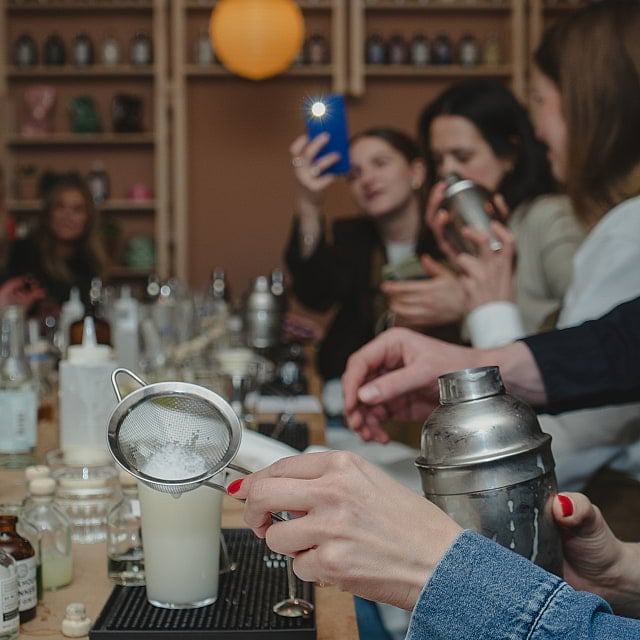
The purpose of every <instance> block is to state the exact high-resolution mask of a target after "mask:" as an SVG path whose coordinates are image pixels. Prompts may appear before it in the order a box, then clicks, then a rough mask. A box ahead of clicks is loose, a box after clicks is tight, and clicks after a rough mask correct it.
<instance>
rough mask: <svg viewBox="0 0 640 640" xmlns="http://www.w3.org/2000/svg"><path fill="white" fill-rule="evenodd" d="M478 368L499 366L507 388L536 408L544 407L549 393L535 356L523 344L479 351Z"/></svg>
mask: <svg viewBox="0 0 640 640" xmlns="http://www.w3.org/2000/svg"><path fill="white" fill-rule="evenodd" d="M478 360H479V362H478V364H477V366H491V365H497V366H498V367H500V375H501V376H502V380H503V381H504V384H505V387H506V388H507V390H508V391H509V393H512V394H514V395H516V396H518V397H519V398H522V400H524V401H525V402H528V403H529V404H531V405H532V406H534V407H543V406H544V405H545V404H546V402H547V392H546V389H545V384H544V380H543V379H542V375H541V373H540V369H539V368H538V365H537V363H536V360H535V358H534V357H533V354H532V353H531V351H530V350H529V348H528V347H527V345H526V344H524V343H523V342H514V343H513V344H509V345H506V346H504V347H498V348H496V349H486V350H481V351H478Z"/></svg>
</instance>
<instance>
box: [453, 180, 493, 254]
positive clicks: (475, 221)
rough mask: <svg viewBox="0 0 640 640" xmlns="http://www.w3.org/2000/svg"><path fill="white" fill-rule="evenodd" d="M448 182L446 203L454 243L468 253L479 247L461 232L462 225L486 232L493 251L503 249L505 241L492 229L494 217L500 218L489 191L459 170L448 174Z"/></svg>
mask: <svg viewBox="0 0 640 640" xmlns="http://www.w3.org/2000/svg"><path fill="white" fill-rule="evenodd" d="M444 181H445V182H446V184H447V188H446V189H445V192H444V199H443V201H442V206H443V207H444V208H445V209H447V210H448V211H449V213H450V214H451V224H450V226H449V228H448V229H447V236H448V239H449V240H450V241H451V242H452V243H453V244H454V246H455V247H456V248H457V249H458V250H460V251H466V252H468V253H473V252H474V251H475V247H474V246H470V245H469V243H468V242H467V241H466V240H465V239H464V237H463V236H462V235H461V233H460V230H461V228H462V227H464V226H468V227H472V228H473V229H477V230H478V231H483V232H484V233H486V234H487V235H488V236H489V238H490V246H491V249H492V250H494V251H497V250H498V249H500V248H502V243H501V242H500V240H498V238H496V236H495V234H494V233H493V231H492V230H491V220H492V219H494V218H496V210H495V206H494V204H493V201H492V199H491V196H490V194H489V192H488V191H486V190H485V189H483V188H482V187H480V186H479V185H477V184H475V183H474V182H472V181H471V180H463V179H462V178H460V176H458V175H457V174H455V173H450V174H448V175H447V176H445V178H444Z"/></svg>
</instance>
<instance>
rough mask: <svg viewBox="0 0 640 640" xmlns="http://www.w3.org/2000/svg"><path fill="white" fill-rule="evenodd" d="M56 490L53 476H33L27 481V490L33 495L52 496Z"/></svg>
mask: <svg viewBox="0 0 640 640" xmlns="http://www.w3.org/2000/svg"><path fill="white" fill-rule="evenodd" d="M55 491H56V481H55V480H54V479H53V478H48V477H47V478H34V479H33V480H32V481H31V482H30V483H29V492H30V493H31V495H34V496H52V495H53V494H54V493H55Z"/></svg>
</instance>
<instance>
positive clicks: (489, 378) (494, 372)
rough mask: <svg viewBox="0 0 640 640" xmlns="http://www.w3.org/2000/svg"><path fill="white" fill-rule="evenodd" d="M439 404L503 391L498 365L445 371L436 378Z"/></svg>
mask: <svg viewBox="0 0 640 640" xmlns="http://www.w3.org/2000/svg"><path fill="white" fill-rule="evenodd" d="M438 388H439V390H440V404H456V403H458V402H464V401H466V400H479V399H480V398H487V397H489V396H495V395H496V394H498V393H504V384H503V382H502V377H501V376H500V369H499V368H498V367H477V368H475V369H463V370H462V371H454V372H453V373H446V374H445V375H442V376H440V377H439V378H438Z"/></svg>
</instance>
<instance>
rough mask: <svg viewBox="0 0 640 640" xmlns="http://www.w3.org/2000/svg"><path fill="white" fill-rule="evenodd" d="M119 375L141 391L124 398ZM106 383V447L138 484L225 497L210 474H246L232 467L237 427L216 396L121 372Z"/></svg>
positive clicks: (237, 444) (175, 492)
mask: <svg viewBox="0 0 640 640" xmlns="http://www.w3.org/2000/svg"><path fill="white" fill-rule="evenodd" d="M120 374H126V375H128V376H129V377H131V378H133V379H134V380H135V381H136V382H137V383H138V384H139V385H140V388H139V389H136V390H135V391H132V392H131V393H129V394H128V395H126V396H125V397H124V398H123V397H122V394H121V393H120V388H119V387H118V381H117V378H118V376H119V375H120ZM111 383H112V385H113V388H114V390H115V392H116V396H117V398H118V405H117V406H116V408H115V409H114V411H113V413H112V414H111V418H110V419H109V429H108V433H107V444H108V447H109V450H110V451H111V455H112V456H113V457H114V459H115V461H116V462H117V463H118V464H119V465H120V466H121V467H122V468H123V469H125V470H126V471H128V472H129V473H130V474H131V475H133V476H135V477H136V478H137V479H138V480H140V482H144V483H145V484H146V485H148V486H149V487H151V488H153V489H156V490H157V491H163V492H164V493H170V494H172V495H175V496H178V495H180V494H182V493H184V492H185V491H191V490H192V489H197V488H198V487H199V486H200V485H203V484H204V485H206V486H208V487H211V488H213V489H218V490H219V491H222V492H223V493H225V494H226V493H227V491H226V489H225V487H223V486H222V485H220V484H217V483H216V482H213V481H212V478H213V477H214V476H216V475H217V474H218V473H220V472H221V471H224V470H225V469H232V470H234V471H238V472H240V473H242V474H244V475H247V474H249V473H251V472H250V471H248V470H247V469H244V468H242V467H239V466H237V465H233V464H231V461H232V460H233V459H234V458H235V456H236V454H237V453H238V449H239V447H240V440H241V439H242V426H241V424H240V420H239V419H238V416H237V415H236V413H235V412H234V411H233V409H232V408H231V406H230V405H229V404H228V403H227V401H226V400H224V398H222V397H221V396H219V395H218V394H217V393H214V392H213V391H210V390H209V389H206V388H204V387H200V386H198V385H195V384H190V383H187V382H158V383H153V384H147V383H146V382H144V380H142V379H140V378H139V377H138V376H137V375H135V374H134V373H133V372H131V371H129V370H128V369H122V368H121V369H116V370H115V371H114V372H113V373H112V374H111ZM274 517H275V518H276V519H277V520H283V518H282V517H280V516H278V515H274Z"/></svg>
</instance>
